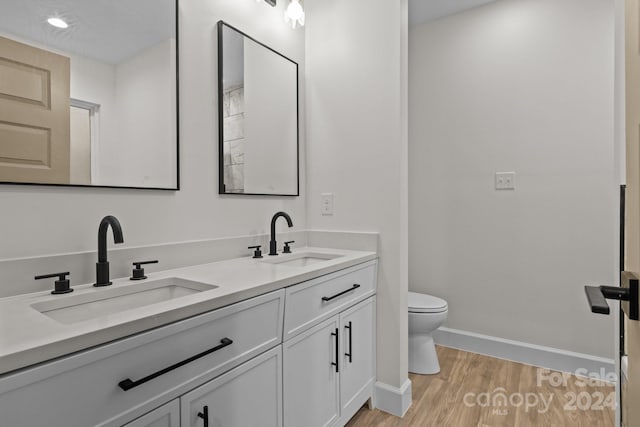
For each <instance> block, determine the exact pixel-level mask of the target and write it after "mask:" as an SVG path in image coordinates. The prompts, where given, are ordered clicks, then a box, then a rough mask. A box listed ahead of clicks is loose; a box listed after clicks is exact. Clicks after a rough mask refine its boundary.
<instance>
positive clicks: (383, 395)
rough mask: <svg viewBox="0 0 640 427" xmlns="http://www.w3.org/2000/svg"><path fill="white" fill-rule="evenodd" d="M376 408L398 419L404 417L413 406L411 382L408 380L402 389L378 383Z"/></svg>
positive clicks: (375, 400)
mask: <svg viewBox="0 0 640 427" xmlns="http://www.w3.org/2000/svg"><path fill="white" fill-rule="evenodd" d="M374 406H375V407H376V408H377V409H380V410H381V411H384V412H388V413H390V414H391V415H395V416H396V417H404V414H406V413H407V411H408V410H409V407H410V406H411V380H409V379H408V378H407V380H406V381H405V382H404V384H402V386H401V387H400V388H398V387H393V386H390V385H388V384H385V383H381V382H377V383H376V388H375V399H374Z"/></svg>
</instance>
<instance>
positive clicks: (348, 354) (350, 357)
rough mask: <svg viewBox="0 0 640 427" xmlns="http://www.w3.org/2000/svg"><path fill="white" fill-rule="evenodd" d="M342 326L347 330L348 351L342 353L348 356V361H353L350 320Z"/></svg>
mask: <svg viewBox="0 0 640 427" xmlns="http://www.w3.org/2000/svg"><path fill="white" fill-rule="evenodd" d="M344 327H345V329H348V330H349V353H345V354H344V355H345V356H347V357H348V358H349V363H353V340H352V338H351V331H352V327H351V322H349V324H348V325H345V326H344Z"/></svg>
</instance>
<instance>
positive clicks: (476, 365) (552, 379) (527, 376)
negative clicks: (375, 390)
mask: <svg viewBox="0 0 640 427" xmlns="http://www.w3.org/2000/svg"><path fill="white" fill-rule="evenodd" d="M437 350H438V357H439V360H440V367H441V372H440V373H439V374H438V375H413V374H411V375H410V378H411V381H412V389H413V404H412V406H411V408H409V411H408V412H407V414H406V415H405V416H404V418H397V417H394V416H392V415H389V414H387V413H384V412H382V411H378V410H373V411H371V410H369V409H368V408H367V407H366V406H364V407H362V409H360V411H359V412H358V413H357V414H356V415H355V417H354V418H353V419H352V420H351V421H350V422H349V423H348V424H347V426H348V427H360V426H362V427H365V426H366V427H374V426H378V427H390V426H438V427H449V426H451V427H467V426H470V427H471V426H473V427H475V426H482V427H485V426H492V427H493V426H509V427H511V426H517V427H526V426H545V427H546V426H571V427H573V426H576V427H579V426H585V427H587V426H588V427H606V426H613V425H614V417H615V409H613V405H615V403H614V402H615V387H614V386H613V385H610V384H608V383H595V382H594V381H591V382H589V383H588V384H585V381H584V379H581V378H578V377H575V376H570V375H566V374H565V377H564V378H566V380H564V379H563V377H562V374H560V373H555V372H551V371H539V368H536V367H533V366H528V365H523V364H520V363H514V362H509V361H505V360H500V359H495V358H492V357H487V356H481V355H479V354H474V353H467V352H464V351H459V350H454V349H450V348H446V347H438V348H437ZM538 378H540V379H541V380H540V381H538ZM538 383H540V384H538ZM562 383H564V384H562ZM500 392H502V393H504V394H505V395H506V396H507V399H508V400H507V402H506V404H505V402H504V400H500V398H499V396H498V398H496V396H497V395H499V394H500ZM482 393H485V394H482ZM487 393H488V394H487ZM534 396H535V397H534ZM543 398H544V401H543V400H542V399H543ZM607 398H608V399H609V400H606V399H607ZM523 400H525V401H526V400H528V401H529V402H530V407H528V408H527V404H526V403H522V401H523ZM536 402H537V403H538V404H537V405H536V406H535V407H533V405H534V404H535V403H536ZM544 402H550V403H549V404H548V405H545V403H544ZM500 403H503V405H502V406H500ZM607 404H609V406H606V405H607ZM545 408H547V409H546V410H545Z"/></svg>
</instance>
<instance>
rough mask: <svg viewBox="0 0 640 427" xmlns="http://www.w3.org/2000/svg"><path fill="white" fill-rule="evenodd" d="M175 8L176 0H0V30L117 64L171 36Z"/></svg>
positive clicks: (172, 34)
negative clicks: (60, 22)
mask: <svg viewBox="0 0 640 427" xmlns="http://www.w3.org/2000/svg"><path fill="white" fill-rule="evenodd" d="M175 12H176V0H100V1H96V0H2V13H0V33H2V34H5V35H14V36H18V38H20V39H24V41H32V42H35V43H37V44H41V45H45V46H49V47H51V48H55V49H59V50H62V51H65V52H67V53H75V54H79V55H82V56H86V57H89V58H93V59H97V60H99V61H101V62H106V63H109V64H118V63H120V62H122V61H123V60H125V59H128V58H131V57H133V56H135V55H136V53H138V52H139V51H141V50H143V49H146V48H148V47H151V46H154V45H156V44H158V43H160V42H161V41H164V40H167V39H169V38H172V37H175V22H176V18H175V16H176V14H175ZM52 16H56V17H60V18H62V19H64V20H65V21H66V22H67V23H68V24H69V28H67V29H64V30H62V29H57V28H55V27H52V26H51V25H49V24H48V23H47V19H48V18H50V17H52Z"/></svg>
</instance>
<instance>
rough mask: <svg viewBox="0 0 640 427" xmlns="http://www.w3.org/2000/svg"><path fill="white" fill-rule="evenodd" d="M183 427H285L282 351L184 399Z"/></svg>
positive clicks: (268, 354) (269, 353)
mask: <svg viewBox="0 0 640 427" xmlns="http://www.w3.org/2000/svg"><path fill="white" fill-rule="evenodd" d="M180 420H181V426H182V427H196V426H197V427H241V426H247V427H249V426H260V427H281V426H282V348H281V347H280V346H278V347H276V348H274V349H272V350H269V351H267V352H266V353H263V354H261V355H260V356H258V357H256V358H254V359H251V360H250V361H248V362H246V363H244V364H243V365H240V366H238V367H237V368H235V369H232V370H231V371H229V372H227V373H226V374H223V375H221V376H219V377H218V378H216V379H214V380H212V381H209V382H208V383H206V384H204V385H203V386H201V387H198V388H196V389H195V390H193V391H191V392H189V393H187V394H185V395H183V396H182V397H180Z"/></svg>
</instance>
